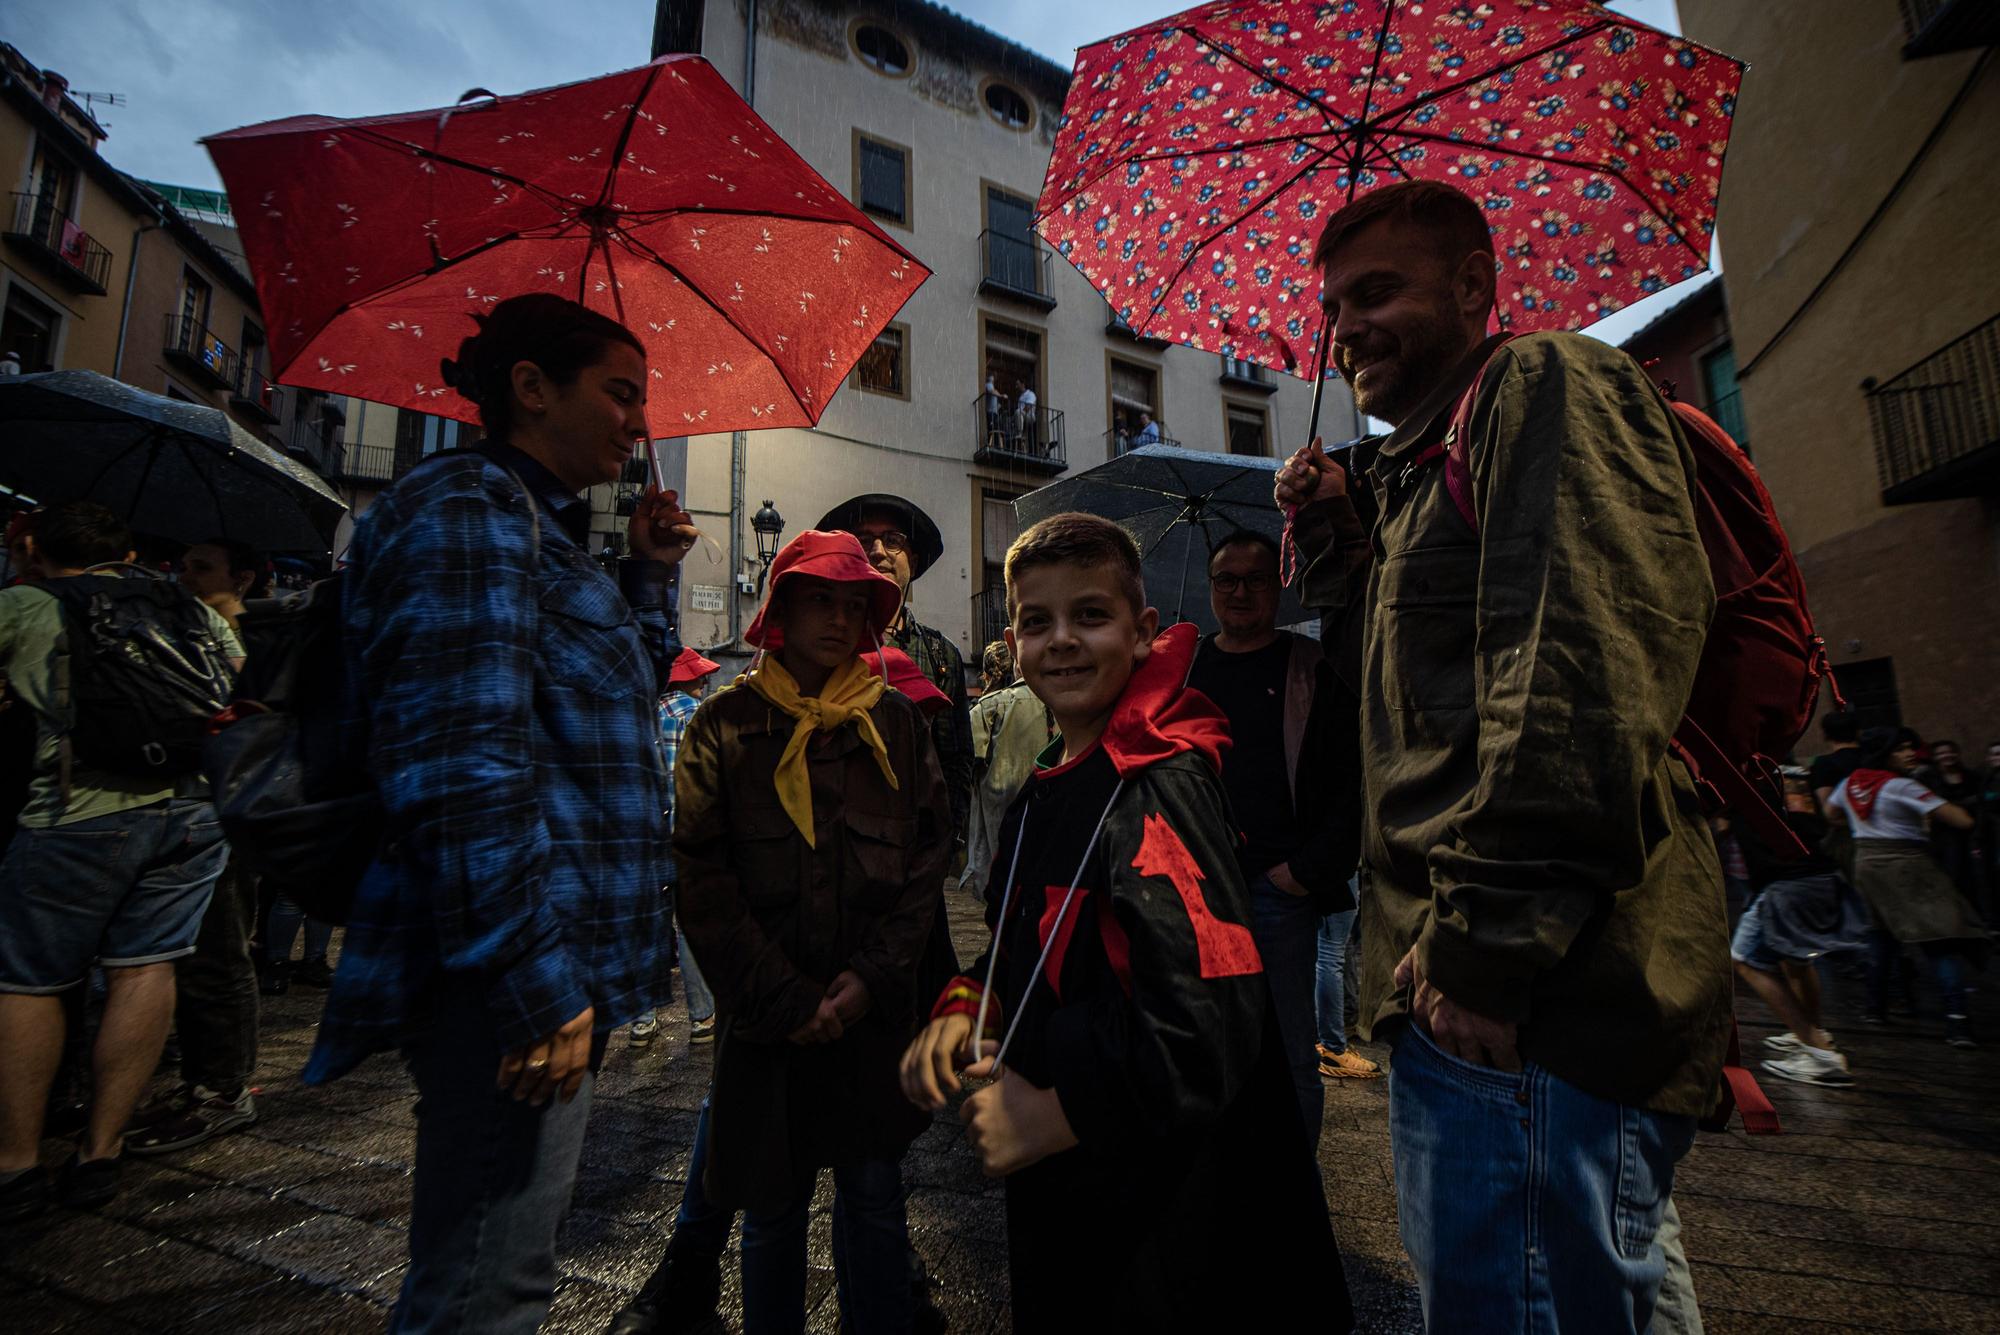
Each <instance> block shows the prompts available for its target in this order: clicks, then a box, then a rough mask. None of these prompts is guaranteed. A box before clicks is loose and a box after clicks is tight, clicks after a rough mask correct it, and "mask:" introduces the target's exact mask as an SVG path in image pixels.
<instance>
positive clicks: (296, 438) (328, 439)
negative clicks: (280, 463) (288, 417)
mask: <svg viewBox="0 0 2000 1335" xmlns="http://www.w3.org/2000/svg"><path fill="white" fill-rule="evenodd" d="M307 392H308V393H310V391H307ZM343 429H344V426H343V421H342V418H341V415H340V412H339V410H338V409H337V408H334V407H333V405H331V404H330V403H328V402H327V401H326V400H324V399H320V400H318V405H317V407H316V409H313V410H310V411H309V410H308V404H307V403H305V402H301V403H300V404H299V408H298V413H297V415H296V416H294V417H293V418H292V424H291V426H290V427H289V428H288V429H287V430H286V432H285V453H286V454H289V455H291V456H292V457H293V458H294V459H302V460H304V461H305V462H306V463H308V464H310V465H311V466H312V468H313V470H314V471H315V472H317V473H319V474H320V475H321V476H323V477H331V476H333V471H334V465H335V464H336V463H337V462H338V460H339V457H340V446H341V434H342V431H343Z"/></svg>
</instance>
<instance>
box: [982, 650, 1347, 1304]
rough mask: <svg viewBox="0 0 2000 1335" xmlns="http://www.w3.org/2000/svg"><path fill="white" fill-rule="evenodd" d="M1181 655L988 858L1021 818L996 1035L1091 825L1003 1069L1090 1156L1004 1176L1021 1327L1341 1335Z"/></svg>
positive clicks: (1282, 1070) (1203, 701)
mask: <svg viewBox="0 0 2000 1335" xmlns="http://www.w3.org/2000/svg"><path fill="white" fill-rule="evenodd" d="M1195 642H1196V637H1195V633H1194V628H1193V627H1191V626H1179V627H1175V628H1173V629H1170V630H1168V631H1167V632H1165V633H1164V634H1163V635H1162V636H1161V637H1160V638H1159V639H1158V640H1157V641H1155V643H1154V648H1153V652H1152V653H1151V654H1150V655H1149V657H1148V658H1147V659H1146V660H1145V661H1144V662H1143V663H1141V664H1140V666H1139V669H1138V670H1137V671H1136V672H1135V673H1134V674H1133V677H1132V681H1131V682H1130V684H1129V685H1128V686H1127V687H1126V690H1125V693H1124V694H1123V695H1122V696H1121V697H1120V699H1119V703H1118V705H1117V706H1116V708H1115V709H1114V711H1113V714H1112V719H1111V722H1110V724H1109V725H1108V726H1107V728H1106V730H1105V734H1104V737H1103V739H1102V740H1101V741H1100V742H1099V744H1098V745H1096V746H1095V747H1093V748H1091V750H1090V751H1089V752H1087V753H1086V754H1085V755H1083V756H1081V757H1079V758H1077V759H1076V760H1074V761H1071V762H1070V763H1068V764H1066V765H1063V766H1062V767H1060V768H1057V769H1049V770H1043V771H1041V772H1039V773H1038V774H1037V775H1036V776H1035V778H1034V779H1033V780H1032V781H1031V782H1030V783H1029V784H1028V785H1027V787H1026V788H1025V789H1024V790H1023V791H1022V793H1021V796H1020V797H1019V798H1017V799H1016V801H1015V803H1014V805H1013V806H1012V807H1011V808H1010V809H1009V811H1008V813H1007V818H1006V821H1005V823H1004V825H1003V826H1002V831H1001V836H1000V838H999V839H998V840H996V841H995V853H996V857H995V863H994V867H993V875H994V877H995V878H1000V877H1004V876H1006V874H1007V862H1008V859H1009V857H1010V855H1011V853H1012V851H1013V848H1014V844H1015V838H1016V834H1017V832H1018V831H1019V830H1020V826H1021V822H1022V820H1023V819H1025V820H1026V821H1027V827H1028V828H1027V835H1026V838H1025V839H1024V840H1023V841H1022V846H1021V854H1020V865H1019V867H1018V869H1017V870H1016V874H1015V878H1014V879H1015V888H1014V894H1013V896H1012V902H1011V903H1010V905H1009V907H1008V910H1007V923H1006V928H1005V930H1004V932H1003V933H1002V934H1001V938H1000V967H999V969H998V971H997V973H996V975H995V978H994V994H995V995H994V1001H995V1003H996V1004H998V1005H1000V1006H1001V1007H1002V1008H1003V1012H1004V1013H1003V1016H1002V1022H1003V1024H1005V1023H1011V1021H1012V1020H1013V1018H1014V1012H1013V1009H1012V1008H1013V1007H1015V1006H1016V1005H1019V1004H1021V1003H1019V1002H1018V1000H1017V999H1018V998H1019V997H1021V995H1022V993H1023V991H1024V990H1025V989H1026V988H1027V985H1028V980H1029V978H1030V976H1031V974H1032V971H1033V968H1034V964H1035V959H1036V956H1037V955H1038V954H1039V953H1040V951H1041V949H1042V946H1043V945H1044V943H1045V942H1046V941H1047V940H1048V936H1049V932H1050V929H1051V927H1052V926H1053V919H1054V917H1055V915H1056V911H1057V908H1058V907H1059V906H1060V904H1061V903H1062V900H1063V895H1064V892H1065V891H1066V890H1067V889H1068V887H1069V885H1070V882H1071V879H1072V878H1073V877H1077V869H1078V866H1079V864H1080V863H1083V858H1084V851H1085V848H1086V846H1087V845H1088V844H1089V843H1090V839H1091V834H1092V832H1093V831H1094V830H1095V829H1096V828H1097V823H1098V817H1099V816H1100V815H1101V814H1103V815H1104V824H1103V830H1102V833H1101V834H1099V836H1098V840H1097V846H1096V848H1095V850H1094V851H1093V852H1092V853H1091V855H1090V858H1089V861H1088V862H1087V863H1083V871H1082V875H1081V877H1080V878H1078V879H1077V886H1078V888H1077V892H1076V897H1075V901H1074V902H1073V903H1072V904H1071V906H1070V909H1069V912H1068V913H1067V915H1065V917H1064V920H1063V925H1062V926H1061V927H1060V928H1059V929H1057V941H1056V945H1055V947H1054V949H1052V950H1051V951H1050V953H1049V960H1048V965H1047V972H1046V975H1045V976H1044V977H1043V978H1042V979H1041V980H1039V981H1037V982H1036V983H1035V985H1034V987H1033V989H1032V991H1029V992H1028V994H1027V1000H1026V1003H1025V1004H1026V1014H1025V1015H1023V1016H1022V1017H1021V1025H1020V1029H1019V1031H1018V1032H1017V1033H1016V1034H1015V1035H1014V1040H1013V1044H1012V1046H1011V1047H1010V1048H1009V1050H1008V1054H1007V1065H1008V1067H1009V1068H1011V1069H1012V1070H1013V1071H1015V1072H1016V1073H1017V1074H1019V1075H1021V1076H1023V1077H1025V1078H1026V1079H1027V1080H1029V1081H1030V1082H1031V1083H1033V1084H1035V1085H1038V1086H1041V1087H1043V1088H1054V1089H1055V1090H1056V1092H1057V1094H1058V1096H1059V1097H1060V1098H1061V1100H1062V1105H1063V1111H1064V1114H1065V1115H1066V1116H1067V1117H1068V1119H1069V1122H1070V1125H1071V1127H1072V1128H1073V1129H1074V1130H1075V1131H1076V1134H1077V1137H1078V1140H1079V1141H1080V1142H1081V1143H1080V1144H1079V1145H1078V1146H1077V1147H1076V1148H1074V1149H1071V1150H1068V1151H1066V1152H1064V1153H1062V1154H1058V1155H1055V1156H1052V1157H1051V1158H1048V1159H1045V1160H1043V1161H1042V1162H1041V1163H1038V1164H1035V1165H1034V1166H1032V1167H1030V1168H1027V1169H1023V1170H1022V1171H1020V1172H1018V1173H1015V1174H1013V1175H1012V1176H1011V1177H1009V1178H1008V1179H1007V1245H1008V1269H1009V1272H1010V1276H1011V1288H1012V1301H1011V1308H1012V1316H1013V1328H1014V1329H1015V1330H1017V1331H1034V1332H1045V1331H1061V1330H1091V1331H1122V1330H1144V1331H1167V1330H1194V1329H1235V1328H1240V1327H1242V1325H1243V1323H1244V1322H1245V1321H1246V1320H1251V1321H1252V1322H1253V1324H1255V1323H1257V1322H1261V1320H1262V1319H1263V1318H1264V1317H1265V1316H1266V1315H1275V1314H1276V1313H1277V1312H1278V1311H1279V1310H1280V1309H1284V1308H1289V1307H1293V1306H1294V1305H1296V1310H1298V1311H1299V1312H1301V1313H1302V1314H1309V1316H1310V1320H1311V1322H1312V1326H1311V1328H1312V1329H1314V1330H1324V1331H1344V1330H1347V1329H1348V1328H1349V1326H1350V1324H1351V1309H1350V1307H1349V1303H1348V1296H1347V1286H1346V1281H1345V1279H1344V1277H1343V1275H1342V1273H1341V1266H1340V1256H1339V1252H1338V1250H1337V1248H1336V1246H1335V1243H1334V1237H1333V1228H1332V1225H1331V1222H1330V1220H1329V1219H1328V1217H1327V1207H1326V1199H1325V1196H1324V1194H1323V1193H1322V1190H1321V1185H1320V1179H1319V1172H1318V1169H1317V1166H1316V1164H1315V1163H1314V1160H1313V1157H1312V1155H1311V1154H1310V1153H1309V1151H1308V1149H1307V1146H1306V1140H1305V1132H1304V1130H1303V1128H1302V1127H1301V1126H1300V1123H1299V1114H1298V1103H1297V1099H1296V1096H1295V1094H1294V1093H1293V1090H1292V1082H1291V1075H1290V1072H1289V1070H1288V1069H1287V1066H1286V1063H1285V1060H1284V1055H1283V1053H1282V1052H1281V1051H1280V1049H1279V1047H1278V1042H1277V1028H1276V1019H1275V1015H1274V1013H1273V1011H1272V1009H1271V1000H1270V993H1269V989H1268V987H1267V986H1266V984H1265V979H1264V975H1263V970H1262V965H1261V962H1260V961H1259V958H1258V955H1257V949H1256V946H1255V945H1254V944H1253V942H1252V941H1251V938H1250V932H1249V922H1250V914H1251V909H1250V894H1249V890H1248V889H1247V888H1246V886H1245V885H1244V882H1243V878H1242V874H1241V872H1240V871H1239V870H1238V868H1237V864H1236V858H1235V856H1234V851H1233V850H1234V847H1235V843H1236V838H1237V836H1236V833H1235V827H1234V824H1233V822H1232V821H1231V820H1230V818H1229V815H1228V808H1227V803H1226V800H1225V798H1224V796H1223V790H1222V785H1221V781H1220V779H1219V778H1218V775H1219V773H1220V770H1221V752H1222V748H1223V747H1225V746H1227V745H1228V724H1227V721H1226V720H1225V719H1224V718H1223V717H1222V715H1221V713H1220V712H1219V711H1218V710H1217V709H1216V708H1215V706H1214V705H1213V704H1212V703H1210V702H1209V700H1208V699H1207V697H1205V696H1203V695H1202V694H1201V693H1200V692H1199V691H1194V690H1189V689H1187V688H1186V687H1185V686H1184V683H1185V681H1186V679H1187V668H1188V664H1189V662H1190V661H1191V659H1192V657H1193V653H1194V648H1195ZM1121 780H1122V781H1123V784H1124V786H1123V788H1122V789H1119V790H1118V792H1117V796H1116V797H1115V799H1114V797H1113V791H1114V789H1118V785H1119V783H1120V781H1121ZM1107 804H1109V807H1110V810H1109V812H1108V814H1105V813H1106V806H1107ZM999 898H1000V897H999V895H997V894H992V895H990V896H989V902H990V903H991V904H992V907H990V908H989V909H988V926H989V928H990V927H992V926H993V925H994V923H995V921H996V920H997V916H998V903H999ZM986 963H987V962H986V960H985V959H981V960H980V962H979V964H978V965H977V967H976V968H975V969H974V970H973V971H972V974H971V976H972V977H974V978H983V977H984V976H985V971H986ZM1253 1314H1254V1315H1253ZM1215 1323H1226V1324H1221V1325H1217V1324H1215Z"/></svg>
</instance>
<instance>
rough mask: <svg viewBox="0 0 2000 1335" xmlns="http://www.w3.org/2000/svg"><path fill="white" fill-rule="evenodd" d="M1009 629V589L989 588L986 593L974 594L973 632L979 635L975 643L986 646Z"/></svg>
mask: <svg viewBox="0 0 2000 1335" xmlns="http://www.w3.org/2000/svg"><path fill="white" fill-rule="evenodd" d="M1006 631H1007V591H1006V590H1005V589H988V590H986V591H985V592H984V593H975V594H973V595H972V633H973V634H974V635H975V636H977V637H978V638H976V639H975V640H974V641H973V643H974V644H977V645H980V646H982V647H983V646H985V645H989V644H991V643H993V641H995V640H997V639H1000V638H1001V637H1002V636H1003V635H1005V634H1006Z"/></svg>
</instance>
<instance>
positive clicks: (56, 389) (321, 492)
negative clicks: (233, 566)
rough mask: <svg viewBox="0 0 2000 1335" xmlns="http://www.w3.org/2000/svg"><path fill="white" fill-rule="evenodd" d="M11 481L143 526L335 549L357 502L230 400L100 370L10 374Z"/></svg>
mask: <svg viewBox="0 0 2000 1335" xmlns="http://www.w3.org/2000/svg"><path fill="white" fill-rule="evenodd" d="M0 483H4V484H5V485H6V486H8V487H10V488H12V489H13V490H15V491H17V492H20V493H22V494H23V495H26V496H31V497H33V498H34V499H35V500H37V501H42V502H52V501H78V500H87V501H96V502H97V503H98V504H100V505H103V506H105V507H106V508H108V509H110V510H111V511H113V512H114V513H116V514H117V515H119V516H120V517H122V518H123V519H124V520H125V522H126V523H127V524H129V525H131V526H132V528H134V529H135V530H137V531H139V532H141V533H149V534H152V535H154V536H156V537H161V538H169V539H172V540H174V541H176V542H188V543H193V542H202V541H205V540H207V539H210V538H229V539H233V540H235V541H238V542H247V543H249V544H250V545H251V546H253V547H257V548H260V549H262V550H264V551H267V552H310V553H313V554H315V555H324V554H325V553H326V552H327V551H328V550H329V548H330V546H331V544H332V539H333V531H334V527H335V525H337V524H338V523H339V522H340V516H341V515H342V514H344V513H345V512H346V510H347V506H346V504H345V503H344V502H343V501H342V500H341V499H340V497H339V496H337V495H335V494H334V492H333V491H332V489H330V488H329V487H328V486H327V485H326V483H324V482H322V481H320V479H319V478H318V477H317V476H316V475H315V474H314V473H313V472H312V471H311V470H310V469H308V468H306V467H305V466H304V465H303V464H299V463H294V462H293V461H292V460H290V459H287V458H286V457H285V456H284V455H282V454H279V453H278V452H277V451H276V450H274V449H272V448H271V447H270V446H268V445H266V444H264V443H263V442H262V441H260V440H258V439H257V438H256V437H254V436H252V435H251V434H250V433H249V432H247V431H245V430H244V429H243V428H242V427H240V426H238V425H236V423H234V422H232V421H231V420H230V419H229V416H228V414H226V413H224V412H223V411H221V410H220V409H218V408H210V407H207V406H206V405H203V404H196V403H183V402H181V401H180V400H178V399H169V398H166V397H164V396H162V395H159V394H149V393H147V392H146V391H145V390H142V389H134V388H133V387H132V386H130V385H127V384H124V383H123V382H121V381H117V380H112V379H110V378H109V377H106V376H101V375H99V374H97V373H96V372H95V371H46V372H43V373H41V374H39V375H16V376H0Z"/></svg>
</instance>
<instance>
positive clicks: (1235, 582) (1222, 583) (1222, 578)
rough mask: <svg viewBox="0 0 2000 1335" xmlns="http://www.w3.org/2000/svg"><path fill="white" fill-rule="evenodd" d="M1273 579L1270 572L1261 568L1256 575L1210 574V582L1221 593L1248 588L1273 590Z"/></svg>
mask: <svg viewBox="0 0 2000 1335" xmlns="http://www.w3.org/2000/svg"><path fill="white" fill-rule="evenodd" d="M1271 580H1272V575H1271V574H1270V572H1269V571H1264V570H1259V571H1258V572H1257V573H1256V574H1254V575H1210V576H1209V577H1208V582H1209V583H1210V584H1212V585H1214V586H1215V589H1216V591H1217V592H1219V593H1234V592H1236V591H1237V590H1238V589H1248V590H1249V591H1250V592H1252V593H1269V592H1270V591H1271Z"/></svg>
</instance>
